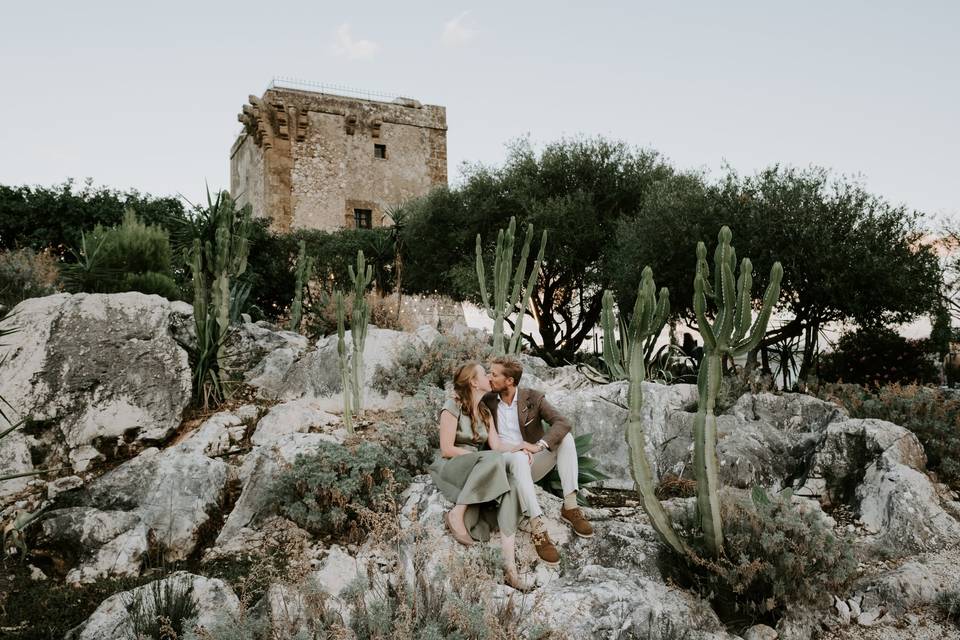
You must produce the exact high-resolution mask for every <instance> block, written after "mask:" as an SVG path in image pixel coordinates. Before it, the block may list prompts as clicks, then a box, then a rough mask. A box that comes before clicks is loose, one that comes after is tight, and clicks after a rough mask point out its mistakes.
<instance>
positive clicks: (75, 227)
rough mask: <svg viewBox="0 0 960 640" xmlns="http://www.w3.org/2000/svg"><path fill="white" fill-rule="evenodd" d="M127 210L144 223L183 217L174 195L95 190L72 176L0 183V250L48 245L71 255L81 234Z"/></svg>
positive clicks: (110, 224) (109, 223) (112, 221)
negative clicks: (55, 181) (43, 182)
mask: <svg viewBox="0 0 960 640" xmlns="http://www.w3.org/2000/svg"><path fill="white" fill-rule="evenodd" d="M128 208H129V209H133V210H135V211H136V212H137V215H138V216H139V218H140V220H142V221H143V222H144V223H146V224H161V225H164V226H166V224H167V221H168V220H169V219H171V218H173V219H175V218H180V217H183V216H184V208H183V204H182V203H181V202H180V200H179V199H177V198H169V197H167V198H156V197H153V196H151V195H149V194H143V193H140V192H138V191H136V190H134V189H131V190H129V191H118V190H114V189H108V188H105V187H99V188H96V187H94V186H93V182H92V180H89V179H88V180H86V181H85V182H84V183H83V185H82V186H81V187H79V188H78V187H77V185H76V184H75V183H74V181H73V180H67V181H65V182H63V183H62V184H59V185H54V186H51V187H43V186H27V185H23V186H6V185H0V248H2V249H7V250H13V249H19V248H30V249H32V250H34V251H37V252H40V251H43V250H44V249H51V250H52V251H53V252H54V253H55V254H56V255H58V256H61V257H64V256H66V257H67V258H69V255H68V254H69V248H70V247H78V246H79V245H80V243H81V237H80V236H81V233H82V232H89V231H92V230H93V228H94V227H96V226H97V225H98V224H99V225H101V226H103V227H115V226H117V225H119V224H121V222H123V215H124V211H125V210H127V209H128Z"/></svg>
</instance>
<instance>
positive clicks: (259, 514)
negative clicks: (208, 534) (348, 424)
mask: <svg viewBox="0 0 960 640" xmlns="http://www.w3.org/2000/svg"><path fill="white" fill-rule="evenodd" d="M321 442H333V443H339V442H342V439H341V438H338V437H336V436H333V435H330V434H326V433H292V434H288V435H284V436H280V437H277V438H275V439H274V440H272V441H271V443H270V444H269V445H265V446H261V447H257V448H255V449H254V450H253V451H252V452H251V453H250V454H249V455H248V456H247V457H246V459H245V460H244V461H243V465H242V466H241V467H240V470H239V472H238V475H239V478H240V481H241V482H243V490H242V492H241V493H240V497H239V498H238V499H237V502H236V504H235V505H234V507H233V510H232V511H231V512H230V515H229V517H228V518H227V521H226V522H225V523H224V524H223V528H222V529H221V530H220V534H219V535H218V536H217V540H216V544H217V546H222V545H226V544H228V543H229V542H230V540H231V539H232V538H234V537H236V536H238V535H249V534H250V533H252V532H251V531H249V530H250V529H252V528H254V527H256V525H257V524H258V523H259V522H261V521H263V520H265V519H266V518H268V517H269V516H271V515H273V514H274V513H275V512H276V511H275V505H274V504H273V501H272V500H271V488H272V486H273V484H274V483H275V481H276V479H277V477H278V476H279V474H280V472H281V471H282V470H283V469H285V468H286V467H288V466H290V465H292V464H293V463H294V462H295V461H296V459H297V456H298V455H301V454H307V453H311V452H313V451H315V450H316V447H317V445H318V444H319V443H321Z"/></svg>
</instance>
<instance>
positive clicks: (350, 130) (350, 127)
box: [344, 115, 357, 136]
mask: <svg viewBox="0 0 960 640" xmlns="http://www.w3.org/2000/svg"><path fill="white" fill-rule="evenodd" d="M344 123H345V124H346V129H347V135H348V136H352V135H353V134H354V133H355V132H356V130H357V116H352V115H351V116H347V117H346V118H345V119H344Z"/></svg>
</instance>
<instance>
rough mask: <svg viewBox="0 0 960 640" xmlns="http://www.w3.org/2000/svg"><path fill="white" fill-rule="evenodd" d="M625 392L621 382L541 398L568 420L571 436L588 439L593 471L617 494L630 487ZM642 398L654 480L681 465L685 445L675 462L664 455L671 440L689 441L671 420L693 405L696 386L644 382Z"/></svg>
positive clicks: (648, 453)
mask: <svg viewBox="0 0 960 640" xmlns="http://www.w3.org/2000/svg"><path fill="white" fill-rule="evenodd" d="M627 387H628V383H627V382H625V381H621V382H614V383H611V384H606V385H593V384H590V385H584V386H582V387H580V388H576V389H558V390H551V391H548V392H547V395H546V398H547V400H548V401H549V402H550V403H551V404H553V406H555V407H556V408H557V410H558V411H560V412H562V413H563V414H564V416H566V417H567V419H569V420H570V421H571V424H572V425H573V429H574V434H575V435H578V434H583V433H592V434H593V445H594V449H593V451H592V452H591V453H590V455H591V456H592V457H594V458H596V460H597V461H598V468H599V469H600V470H601V471H603V472H604V473H605V474H607V475H608V476H610V479H609V480H605V481H604V482H603V486H606V487H611V488H616V489H632V488H633V478H632V476H631V475H630V460H629V454H628V451H627V446H626V425H627V416H628V409H627ZM643 397H644V402H643V410H642V411H643V416H644V430H645V432H646V440H647V456H648V458H649V459H650V461H651V465H652V467H653V469H654V473H655V474H656V475H657V476H659V475H660V474H662V473H665V472H667V471H672V470H674V468H675V467H677V466H678V461H679V464H682V459H683V456H685V455H686V450H687V444H686V443H684V444H683V445H681V446H680V447H679V452H680V453H679V454H676V458H671V457H670V456H669V455H668V454H670V453H671V452H673V451H674V448H675V447H676V445H675V443H674V441H675V440H677V439H678V438H679V439H681V440H683V438H685V437H686V438H687V441H689V436H686V435H685V434H683V433H682V431H683V430H684V429H687V428H688V427H687V425H686V424H683V423H681V422H678V421H676V420H671V419H670V418H671V416H672V415H673V414H675V413H677V412H683V411H684V410H685V409H689V408H691V407H692V406H693V403H695V402H696V387H695V386H694V385H687V384H678V385H662V384H656V383H652V382H644V383H643ZM678 430H679V431H678ZM671 446H672V447H674V448H671Z"/></svg>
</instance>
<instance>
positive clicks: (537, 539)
mask: <svg viewBox="0 0 960 640" xmlns="http://www.w3.org/2000/svg"><path fill="white" fill-rule="evenodd" d="M533 548H534V549H536V550H537V555H538V556H540V560H541V562H543V563H544V564H548V565H550V566H551V567H555V566H557V565H558V564H560V552H559V551H557V548H556V547H555V546H554V545H553V542H552V541H551V540H550V536H549V535H548V534H547V532H546V531H544V532H542V533H534V534H533Z"/></svg>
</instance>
